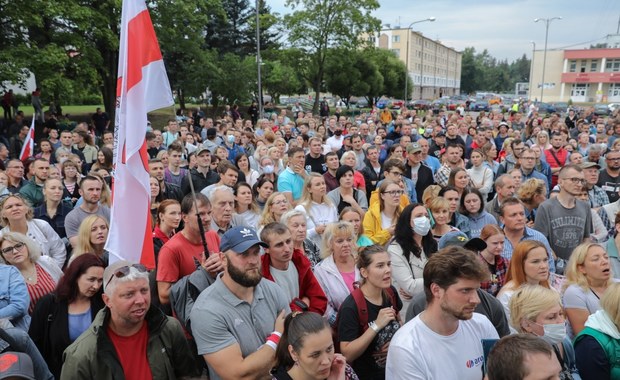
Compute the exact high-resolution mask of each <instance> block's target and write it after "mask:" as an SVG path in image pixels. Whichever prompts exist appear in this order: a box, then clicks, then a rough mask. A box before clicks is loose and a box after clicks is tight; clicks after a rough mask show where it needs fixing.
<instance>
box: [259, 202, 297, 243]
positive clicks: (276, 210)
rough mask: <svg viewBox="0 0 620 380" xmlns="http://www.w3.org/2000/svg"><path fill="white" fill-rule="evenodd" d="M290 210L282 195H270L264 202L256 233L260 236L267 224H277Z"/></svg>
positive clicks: (289, 205)
mask: <svg viewBox="0 0 620 380" xmlns="http://www.w3.org/2000/svg"><path fill="white" fill-rule="evenodd" d="M291 208H292V207H291V204H290V203H289V202H288V199H287V198H286V196H285V195H284V194H283V193H279V192H275V193H272V194H271V195H270V196H269V198H267V202H265V207H264V208H263V212H262V214H261V216H260V220H259V222H258V228H257V233H259V234H260V231H261V230H262V229H263V227H265V226H266V225H268V224H269V223H273V222H279V221H280V218H281V217H282V215H283V214H284V213H285V212H287V211H288V210H290V209H291Z"/></svg>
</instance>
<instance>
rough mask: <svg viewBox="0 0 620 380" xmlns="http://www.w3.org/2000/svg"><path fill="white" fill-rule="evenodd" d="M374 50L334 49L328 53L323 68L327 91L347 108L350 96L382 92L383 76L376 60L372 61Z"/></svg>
mask: <svg viewBox="0 0 620 380" xmlns="http://www.w3.org/2000/svg"><path fill="white" fill-rule="evenodd" d="M374 50H375V49H374V48H369V49H364V50H361V49H346V48H335V49H330V51H329V53H328V56H327V63H326V67H325V83H326V85H327V90H328V91H330V92H331V93H333V94H336V95H338V96H339V97H340V98H341V99H343V100H344V101H345V103H346V104H347V106H348V104H349V100H350V99H351V96H355V95H357V96H367V95H368V94H369V93H371V92H377V93H379V92H381V91H383V75H381V72H380V70H379V64H378V62H377V60H375V59H373V54H375V51H374Z"/></svg>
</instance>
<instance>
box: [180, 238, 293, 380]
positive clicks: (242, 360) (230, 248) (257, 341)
mask: <svg viewBox="0 0 620 380" xmlns="http://www.w3.org/2000/svg"><path fill="white" fill-rule="evenodd" d="M260 246H262V247H267V244H265V243H264V242H262V241H260V240H259V238H258V236H257V235H256V231H254V229H252V228H250V227H243V226H239V227H233V228H231V229H229V230H228V231H226V232H225V233H224V235H223V236H222V242H221V244H220V251H221V253H220V254H221V255H222V256H223V257H222V258H223V260H224V273H222V274H220V275H219V276H218V278H217V280H216V281H215V283H214V284H213V285H211V286H210V287H208V288H207V289H205V290H204V291H203V292H202V293H201V294H200V296H199V297H198V299H197V300H196V303H195V304H194V307H193V309H192V312H191V316H190V318H191V322H192V333H193V335H194V339H195V340H196V345H197V348H198V354H199V355H203V357H204V359H205V361H206V362H207V364H208V366H209V376H210V379H211V380H218V379H222V378H227V379H241V378H246V377H248V376H253V377H260V376H258V375H261V374H264V375H265V376H267V375H268V374H269V371H270V369H271V368H272V367H273V366H274V364H275V348H274V347H275V344H273V343H277V342H274V341H277V340H279V337H278V335H279V334H281V333H282V331H283V330H284V317H285V315H286V314H287V313H289V312H290V308H289V306H288V300H287V299H286V297H285V295H284V292H283V291H282V289H281V288H280V287H279V286H278V285H277V284H275V283H273V282H271V281H268V280H264V279H262V276H261V271H260ZM268 338H269V343H267V340H268Z"/></svg>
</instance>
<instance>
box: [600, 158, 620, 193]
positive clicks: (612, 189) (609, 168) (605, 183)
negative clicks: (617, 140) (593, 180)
mask: <svg viewBox="0 0 620 380" xmlns="http://www.w3.org/2000/svg"><path fill="white" fill-rule="evenodd" d="M605 163H606V165H605V168H604V169H601V171H600V175H599V178H598V185H599V186H600V187H602V188H603V190H605V192H607V196H608V197H609V201H610V202H615V201H617V200H618V199H620V196H619V195H618V194H619V192H620V151H618V150H612V151H609V152H607V154H606V155H605Z"/></svg>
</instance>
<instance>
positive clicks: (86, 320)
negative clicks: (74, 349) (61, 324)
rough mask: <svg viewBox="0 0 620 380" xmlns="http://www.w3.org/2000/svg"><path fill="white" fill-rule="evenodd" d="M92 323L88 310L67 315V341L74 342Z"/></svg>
mask: <svg viewBox="0 0 620 380" xmlns="http://www.w3.org/2000/svg"><path fill="white" fill-rule="evenodd" d="M91 322H92V319H91V314H90V308H88V310H86V311H85V312H83V313H80V314H69V340H71V341H72V342H73V341H74V340H76V339H77V338H78V337H79V336H80V335H82V333H83V332H84V331H86V329H88V326H90V324H91Z"/></svg>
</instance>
